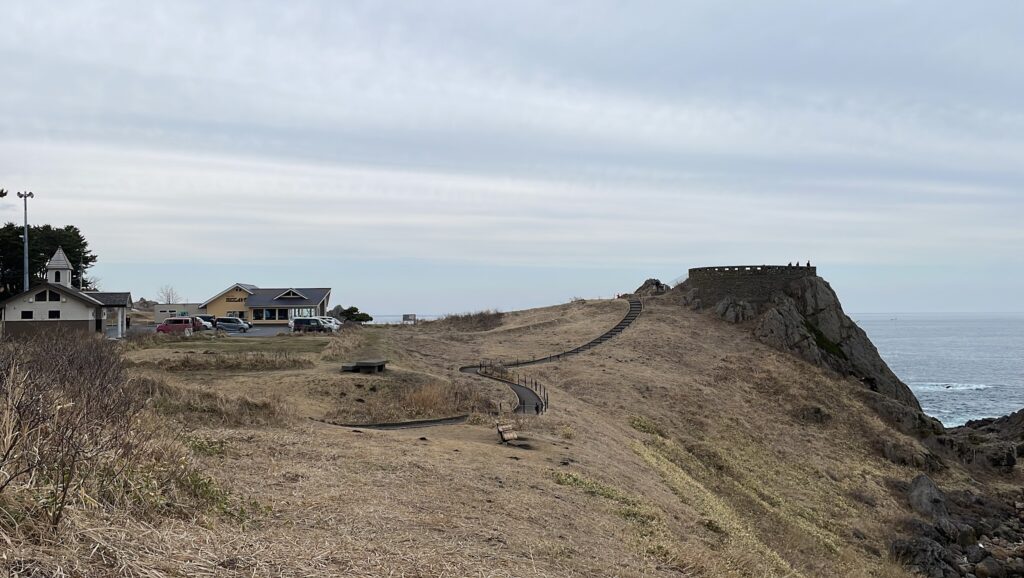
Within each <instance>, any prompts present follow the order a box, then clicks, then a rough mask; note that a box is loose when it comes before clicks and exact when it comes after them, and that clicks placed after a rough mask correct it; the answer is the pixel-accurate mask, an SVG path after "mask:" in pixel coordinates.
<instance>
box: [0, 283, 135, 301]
mask: <svg viewBox="0 0 1024 578" xmlns="http://www.w3.org/2000/svg"><path fill="white" fill-rule="evenodd" d="M43 289H53V290H54V291H56V292H57V293H64V294H65V295H67V296H69V297H72V298H74V299H77V300H79V301H82V302H83V303H87V304H89V305H97V306H99V305H103V303H102V302H101V301H100V300H99V299H95V298H93V297H91V296H90V295H89V294H87V293H82V292H81V291H79V290H78V289H75V288H74V287H68V286H66V285H60V284H59V283H40V284H39V285H36V286H35V287H32V288H31V289H29V290H28V291H23V292H21V293H18V294H17V295H12V296H10V297H8V298H7V299H4V300H3V301H0V305H6V304H8V303H10V302H11V301H14V300H15V299H18V298H20V297H24V296H25V295H31V294H34V293H38V292H39V291H41V290H43ZM126 295H127V294H126Z"/></svg>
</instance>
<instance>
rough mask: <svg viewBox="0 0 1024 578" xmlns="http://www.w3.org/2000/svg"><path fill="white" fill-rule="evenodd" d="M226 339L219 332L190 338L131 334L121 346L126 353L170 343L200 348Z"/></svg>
mask: <svg viewBox="0 0 1024 578" xmlns="http://www.w3.org/2000/svg"><path fill="white" fill-rule="evenodd" d="M227 337H228V336H227V334H225V333H223V332H220V331H204V332H200V333H194V334H192V336H191V337H185V336H184V335H181V334H175V333H131V334H129V335H128V337H127V338H125V339H123V340H122V341H121V344H122V345H123V347H124V348H125V350H127V351H134V350H139V349H151V348H156V347H166V346H167V345H169V344H172V343H190V344H193V345H195V346H197V347H202V344H204V343H211V342H214V341H219V340H222V339H225V338H227Z"/></svg>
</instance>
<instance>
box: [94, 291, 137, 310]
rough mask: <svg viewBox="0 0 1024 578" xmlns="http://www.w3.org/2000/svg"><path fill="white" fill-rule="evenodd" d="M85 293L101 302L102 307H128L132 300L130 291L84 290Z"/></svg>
mask: <svg viewBox="0 0 1024 578" xmlns="http://www.w3.org/2000/svg"><path fill="white" fill-rule="evenodd" d="M85 294H86V295H88V296H89V297H92V298H93V299H95V300H97V301H99V302H100V303H102V304H103V306H104V307H130V306H131V302H132V294H131V293H110V292H106V291H86V292H85Z"/></svg>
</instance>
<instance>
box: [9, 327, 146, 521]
mask: <svg viewBox="0 0 1024 578" xmlns="http://www.w3.org/2000/svg"><path fill="white" fill-rule="evenodd" d="M144 405H145V396H144V394H143V392H142V390H141V388H139V387H138V383H137V382H136V381H134V380H133V379H131V378H129V376H128V375H127V373H126V371H125V368H124V364H123V362H122V360H121V355H120V353H119V351H118V346H117V345H116V344H115V343H113V342H109V341H104V340H100V339H93V338H88V337H83V336H82V335H80V334H72V333H53V334H47V335H40V336H38V337H36V338H34V339H31V340H24V341H9V342H5V343H3V344H0V496H2V495H3V494H4V493H5V492H7V493H9V492H10V491H11V490H12V489H13V488H19V487H20V488H25V487H29V488H31V489H32V490H33V491H35V492H36V499H34V500H33V502H34V506H33V507H31V508H30V510H31V511H30V512H28V514H27V515H29V516H31V517H39V515H42V516H43V517H45V518H46V519H47V521H48V522H49V523H50V524H51V525H53V526H56V525H58V524H59V523H60V521H61V518H62V516H63V514H64V510H65V508H66V507H67V505H68V504H69V503H70V502H71V501H72V500H73V499H75V498H76V497H78V496H82V495H86V494H92V495H93V496H99V497H105V499H106V500H107V501H116V500H118V499H120V498H121V497H123V496H124V495H125V493H126V492H128V491H129V488H130V487H132V486H133V483H129V482H126V479H127V476H130V475H133V474H134V473H136V472H138V471H140V470H142V469H144V467H143V465H142V464H141V462H140V459H141V455H142V454H143V453H144V452H145V450H146V448H147V447H148V445H149V442H150V438H151V436H152V430H151V429H149V428H147V427H145V426H144V424H143V420H142V412H143V409H144ZM94 499H95V497H94Z"/></svg>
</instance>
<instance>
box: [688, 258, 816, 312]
mask: <svg viewBox="0 0 1024 578" xmlns="http://www.w3.org/2000/svg"><path fill="white" fill-rule="evenodd" d="M817 274H818V270H817V268H816V267H805V266H799V265H798V266H792V265H738V266H728V267H697V268H694V269H690V273H689V278H688V280H687V283H688V285H689V286H690V287H691V288H696V289H698V295H697V296H698V298H700V300H701V304H702V305H703V306H704V307H714V305H715V304H716V303H718V302H719V301H721V300H722V299H724V298H725V297H727V296H732V297H735V298H736V299H738V300H741V301H747V302H750V303H761V302H764V301H767V300H768V299H769V298H771V296H772V293H775V292H776V291H779V290H781V289H784V288H785V287H786V286H787V285H789V284H790V283H792V282H793V281H796V280H797V279H802V278H804V277H813V276H815V275H817Z"/></svg>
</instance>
